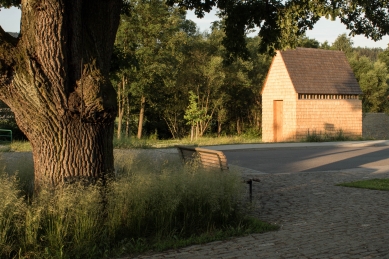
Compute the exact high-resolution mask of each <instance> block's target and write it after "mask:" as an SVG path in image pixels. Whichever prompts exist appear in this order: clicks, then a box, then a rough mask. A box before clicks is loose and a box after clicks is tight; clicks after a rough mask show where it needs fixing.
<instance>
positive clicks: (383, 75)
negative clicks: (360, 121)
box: [350, 55, 389, 112]
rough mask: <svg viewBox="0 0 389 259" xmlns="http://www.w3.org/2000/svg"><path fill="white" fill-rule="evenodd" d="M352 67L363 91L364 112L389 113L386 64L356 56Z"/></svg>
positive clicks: (352, 61) (351, 61) (388, 86)
mask: <svg viewBox="0 0 389 259" xmlns="http://www.w3.org/2000/svg"><path fill="white" fill-rule="evenodd" d="M350 65H351V67H352V69H353V71H354V74H355V76H356V78H357V80H358V83H359V85H360V87H361V90H362V91H363V96H362V105H363V106H362V108H363V111H364V112H389V101H388V96H389V85H388V82H389V81H388V80H389V76H388V67H387V66H386V64H385V63H383V62H381V61H376V62H373V61H371V60H370V59H369V58H367V57H364V56H362V57H359V56H358V55H354V56H353V57H352V58H351V59H350Z"/></svg>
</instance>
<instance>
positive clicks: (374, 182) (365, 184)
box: [337, 179, 389, 191]
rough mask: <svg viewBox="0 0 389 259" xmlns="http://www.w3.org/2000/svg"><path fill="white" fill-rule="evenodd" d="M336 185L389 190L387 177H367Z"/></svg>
mask: <svg viewBox="0 0 389 259" xmlns="http://www.w3.org/2000/svg"><path fill="white" fill-rule="evenodd" d="M337 186H344V187H354V188H363V189H371V190H380V191H389V179H369V180H363V181H356V182H351V183H341V184H337Z"/></svg>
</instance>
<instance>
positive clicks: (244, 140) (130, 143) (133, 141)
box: [114, 135, 262, 149]
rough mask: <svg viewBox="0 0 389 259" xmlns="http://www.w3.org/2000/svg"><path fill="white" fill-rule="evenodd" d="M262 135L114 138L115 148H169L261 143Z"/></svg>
mask: <svg viewBox="0 0 389 259" xmlns="http://www.w3.org/2000/svg"><path fill="white" fill-rule="evenodd" d="M261 142H262V141H261V138H260V137H247V136H246V135H241V136H237V135H236V136H222V137H199V138H197V139H194V140H193V141H191V140H190V138H189V137H188V138H182V139H169V140H158V139H137V138H132V137H131V138H121V139H116V138H115V139H114V147H115V148H124V149H126V148H167V147H174V146H175V145H195V146H212V145H228V144H250V143H261Z"/></svg>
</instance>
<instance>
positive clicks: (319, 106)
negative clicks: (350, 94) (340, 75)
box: [296, 99, 362, 139]
mask: <svg viewBox="0 0 389 259" xmlns="http://www.w3.org/2000/svg"><path fill="white" fill-rule="evenodd" d="M296 114H297V127H296V139H303V138H305V137H306V135H307V133H308V130H309V131H310V133H312V132H316V133H318V134H319V133H321V134H325V133H327V134H337V133H338V132H339V130H342V132H343V133H344V134H345V135H346V136H351V137H360V136H362V102H361V101H360V100H350V99H343V100H323V99H316V100H298V101H297V110H296Z"/></svg>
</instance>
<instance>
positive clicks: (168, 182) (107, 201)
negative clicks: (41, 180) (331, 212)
mask: <svg viewBox="0 0 389 259" xmlns="http://www.w3.org/2000/svg"><path fill="white" fill-rule="evenodd" d="M116 161H117V162H116V168H117V177H116V179H114V180H111V181H109V182H108V184H106V186H101V185H99V184H97V185H93V186H85V185H83V184H81V183H80V184H72V185H63V186H60V187H58V188H56V189H55V190H51V191H49V190H42V191H41V192H40V193H39V194H36V195H32V194H30V195H26V193H28V192H29V190H22V189H21V188H22V187H21V186H25V185H21V184H20V183H19V178H20V179H29V177H26V176H25V175H23V174H24V173H23V172H19V174H16V175H8V174H6V173H2V174H1V177H0V197H1V199H0V258H108V257H112V256H115V255H119V254H122V253H133V252H136V251H142V249H143V250H144V249H150V248H153V244H155V243H158V242H160V241H165V240H170V239H185V238H190V237H193V236H195V235H199V234H202V233H214V232H217V231H220V230H223V229H231V228H234V227H239V226H241V225H242V222H243V221H245V216H244V213H242V208H243V207H244V206H243V204H242V197H241V195H242V193H244V191H243V190H242V188H244V185H243V184H242V183H241V180H240V176H239V173H238V172H228V173H225V172H218V171H216V172H215V171H214V172H209V171H207V170H204V169H201V168H199V167H196V166H184V165H182V164H181V163H178V162H167V161H165V162H162V163H160V161H159V162H158V165H156V164H155V163H154V162H153V161H151V160H148V157H146V156H145V157H138V158H137V159H128V158H127V157H126V156H122V157H120V156H118V157H117V159H116Z"/></svg>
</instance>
